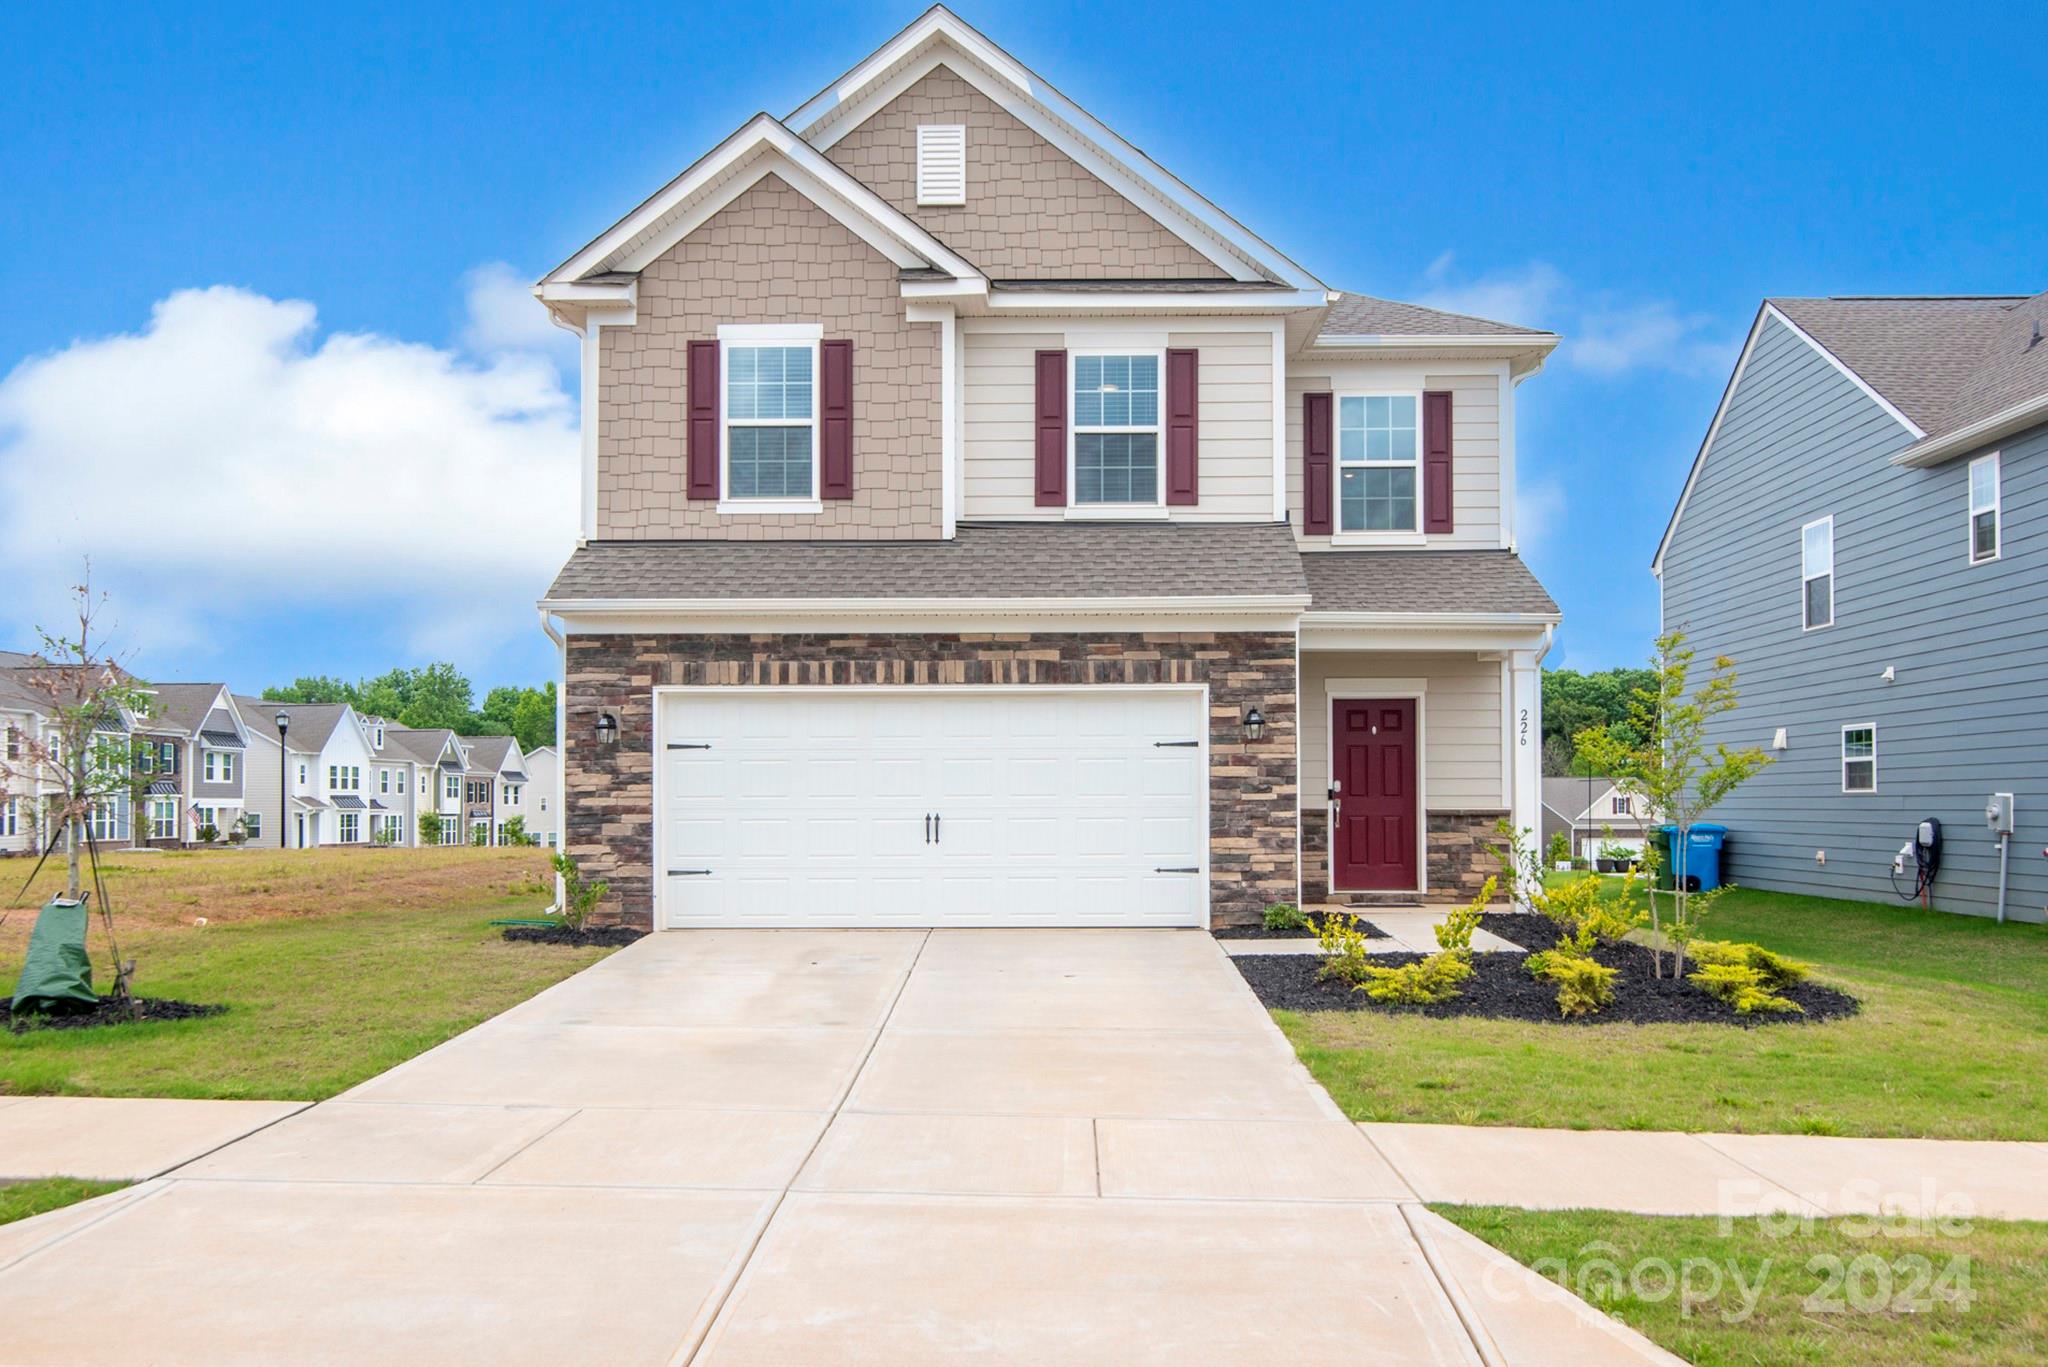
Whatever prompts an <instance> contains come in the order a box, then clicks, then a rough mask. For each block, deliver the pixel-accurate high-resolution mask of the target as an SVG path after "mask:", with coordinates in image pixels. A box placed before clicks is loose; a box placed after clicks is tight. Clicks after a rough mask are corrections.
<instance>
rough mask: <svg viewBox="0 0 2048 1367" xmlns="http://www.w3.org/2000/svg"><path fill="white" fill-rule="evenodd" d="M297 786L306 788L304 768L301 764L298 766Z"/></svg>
mask: <svg viewBox="0 0 2048 1367" xmlns="http://www.w3.org/2000/svg"><path fill="white" fill-rule="evenodd" d="M299 786H300V787H301V788H303V787H305V786H306V766H305V765H304V764H303V763H302V764H300V765H299Z"/></svg>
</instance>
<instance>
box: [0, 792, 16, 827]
mask: <svg viewBox="0 0 2048 1367" xmlns="http://www.w3.org/2000/svg"><path fill="white" fill-rule="evenodd" d="M14 801H15V800H14V799H13V798H11V797H8V798H0V836H8V835H14V834H16V833H17V831H16V827H15V820H16V819H15V815H14Z"/></svg>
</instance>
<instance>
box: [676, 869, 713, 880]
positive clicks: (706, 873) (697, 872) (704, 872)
mask: <svg viewBox="0 0 2048 1367" xmlns="http://www.w3.org/2000/svg"><path fill="white" fill-rule="evenodd" d="M668 876H669V877H671V878H709V877H710V876H711V870H709V869H670V870H669V871H668Z"/></svg>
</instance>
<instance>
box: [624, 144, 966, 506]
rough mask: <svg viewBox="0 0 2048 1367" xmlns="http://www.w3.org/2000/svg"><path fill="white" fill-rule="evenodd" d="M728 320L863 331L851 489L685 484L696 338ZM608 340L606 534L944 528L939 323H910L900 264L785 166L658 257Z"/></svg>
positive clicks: (851, 333) (848, 335)
mask: <svg viewBox="0 0 2048 1367" xmlns="http://www.w3.org/2000/svg"><path fill="white" fill-rule="evenodd" d="M721 323H817V324H819V325H821V326H822V327H823V328H824V329H825V336H827V337H831V338H845V339H850V340H851V341H852V342H853V497H852V498H850V499H828V500H826V502H825V505H824V510H823V511H822V512H818V513H807V514H759V513H755V514H744V515H736V514H731V513H720V512H719V511H718V510H717V508H716V506H715V505H714V504H713V503H712V502H711V501H710V500H708V499H690V498H688V497H686V496H685V495H686V491H687V488H688V470H687V462H686V459H685V446H686V436H687V432H686V422H685V408H684V400H685V394H684V389H685V385H684V367H685V359H686V356H687V352H688V347H687V345H686V344H687V343H689V342H690V341H693V340H697V341H703V340H709V339H712V338H715V337H717V336H718V325H719V324H721ZM598 338H599V346H600V348H601V350H600V355H599V358H598V398H597V403H598V410H597V411H598V421H597V441H598V446H597V534H598V536H599V537H601V538H617V539H627V540H637V539H652V540H660V539H668V538H680V537H703V536H711V537H717V538H719V539H721V540H726V541H760V540H791V539H795V540H817V539H827V540H850V539H863V538H865V539H884V540H906V539H911V538H920V539H921V538H935V537H939V536H942V535H944V534H945V522H944V518H943V516H942V514H941V512H940V508H939V493H940V486H941V482H942V478H943V476H942V474H941V461H940V458H939V429H940V421H939V326H938V324H936V323H912V322H909V321H907V320H906V319H905V318H904V316H903V287H902V282H901V280H900V277H899V276H898V273H897V270H896V267H895V265H894V264H893V263H892V262H891V261H890V260H889V259H888V258H887V257H885V256H883V255H882V254H881V253H880V252H878V251H876V250H875V249H874V248H873V247H871V246H869V245H868V244H867V243H865V242H863V241H861V239H860V238H858V237H856V236H854V234H853V232H852V230H851V229H849V228H847V227H846V225H845V224H843V223H840V222H839V221H838V220H837V219H835V218H833V217H832V216H831V215H830V214H828V213H826V212H825V211H824V210H823V209H820V208H819V207H818V206H817V205H815V204H813V203H811V201H809V200H808V199H805V198H804V197H803V196H802V195H800V194H798V193H797V192H796V191H795V190H793V189H791V188H790V186H789V184H788V183H787V182H785V181H784V180H782V179H781V178H780V177H778V176H774V175H768V176H763V177H762V178H761V180H760V181H759V182H758V183H756V184H755V185H753V186H751V187H750V188H748V189H747V190H745V191H744V192H742V193H741V194H740V196H739V197H738V198H737V199H735V200H733V202H732V203H730V204H728V205H726V206H725V207H724V208H723V209H720V210H719V211H718V212H717V213H716V214H713V215H712V216H711V218H710V219H709V220H707V221H706V222H705V223H704V224H703V226H701V227H699V228H698V229H697V231H695V232H693V233H691V234H690V235H689V236H688V237H686V238H684V239H683V240H682V241H681V242H679V243H677V244H676V245H675V246H674V247H671V248H670V249H669V250H668V251H667V252H666V253H664V254H663V255H662V256H661V257H660V258H658V259H657V260H655V261H654V262H652V263H651V264H650V265H649V266H648V267H647V269H646V270H644V271H642V272H641V273H640V297H639V307H638V312H637V321H636V322H634V323H633V324H632V325H631V326H628V327H608V328H600V329H599V330H598ZM585 399H586V402H587V401H588V396H585ZM722 404H723V400H722V397H721V407H722Z"/></svg>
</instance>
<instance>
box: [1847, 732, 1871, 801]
mask: <svg viewBox="0 0 2048 1367" xmlns="http://www.w3.org/2000/svg"><path fill="white" fill-rule="evenodd" d="M1851 731H1868V732H1869V733H1870V753H1869V754H1868V755H1859V756H1857V757H1856V758H1855V759H1851V758H1849V733H1850V732H1851ZM1852 764H1868V765H1869V766H1870V786H1869V787H1868V788H1851V787H1850V786H1849V766H1850V765H1852ZM1842 791H1843V792H1845V793H1851V794H1854V795H1855V796H1857V797H1864V796H1867V795H1868V794H1871V793H1874V792H1876V791H1877V723H1876V722H1868V721H1857V722H1850V723H1849V724H1848V725H1847V726H1844V727H1843V728H1842Z"/></svg>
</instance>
